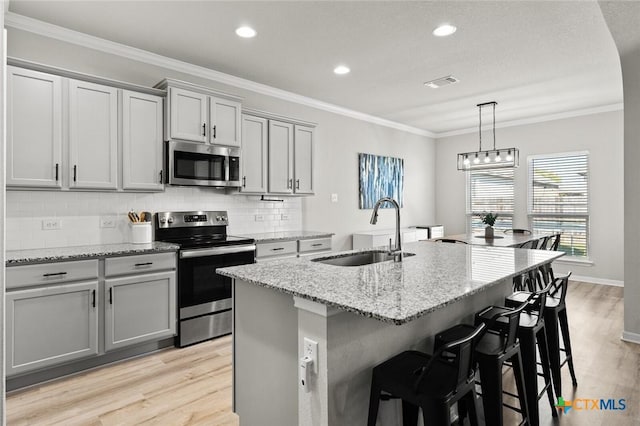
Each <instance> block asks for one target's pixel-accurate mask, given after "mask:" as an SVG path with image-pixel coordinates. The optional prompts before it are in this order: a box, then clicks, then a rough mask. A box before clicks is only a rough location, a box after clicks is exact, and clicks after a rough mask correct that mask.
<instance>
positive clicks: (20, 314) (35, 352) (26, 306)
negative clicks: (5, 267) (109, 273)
mask: <svg viewBox="0 0 640 426" xmlns="http://www.w3.org/2000/svg"><path fill="white" fill-rule="evenodd" d="M97 291H98V281H97V280H92V281H85V282H79V283H74V284H64V285H56V286H49V287H40V288H35V289H29V290H18V291H10V292H7V294H6V313H5V314H6V340H5V342H6V370H7V375H13V374H18V373H22V372H26V371H31V370H36V369H40V368H44V367H49V366H52V365H55V364H59V363H62V362H67V361H72V360H75V359H79V358H84V357H88V356H92V355H96V354H97V353H98V294H97Z"/></svg>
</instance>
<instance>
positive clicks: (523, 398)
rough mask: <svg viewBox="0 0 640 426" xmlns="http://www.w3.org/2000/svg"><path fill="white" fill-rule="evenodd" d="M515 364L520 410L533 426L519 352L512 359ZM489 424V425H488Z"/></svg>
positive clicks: (527, 421)
mask: <svg viewBox="0 0 640 426" xmlns="http://www.w3.org/2000/svg"><path fill="white" fill-rule="evenodd" d="M511 362H512V363H513V375H514V376H515V379H516V388H517V389H518V399H519V400H520V408H521V411H522V417H523V420H526V423H527V424H531V415H530V414H529V413H530V410H529V404H527V390H526V387H525V385H524V373H523V370H522V356H521V355H520V351H518V352H517V353H516V354H515V355H514V356H513V357H511ZM488 424H489V423H487V425H488Z"/></svg>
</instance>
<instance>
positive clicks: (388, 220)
mask: <svg viewBox="0 0 640 426" xmlns="http://www.w3.org/2000/svg"><path fill="white" fill-rule="evenodd" d="M8 54H9V55H10V56H15V57H19V58H23V59H27V60H32V61H36V62H40V63H44V64H48V65H53V66H58V67H62V68H67V69H71V70H74V71H80V72H84V73H88V74H94V75H99V76H103V77H107V78H113V79H117V80H122V81H127V82H131V83H136V84H141V85H145V86H153V85H154V84H155V83H157V82H158V81H160V80H161V79H163V78H165V77H172V78H177V79H181V80H185V81H190V82H193V83H197V84H202V85H205V86H209V87H212V88H214V89H218V90H222V91H225V92H228V93H233V94H237V95H239V96H243V97H244V98H245V99H244V101H243V105H244V106H246V107H250V108H255V109H260V110H265V111H270V112H273V113H277V114H281V115H286V116H291V117H295V118H298V119H302V120H305V121H311V122H316V123H318V127H317V129H316V146H315V156H316V159H315V167H316V171H315V192H316V195H315V196H313V197H305V198H303V199H301V200H299V201H292V203H293V204H294V205H295V203H296V202H299V203H301V204H300V209H301V217H302V219H301V224H300V226H301V227H302V228H304V229H308V230H318V231H329V232H334V233H335V234H336V235H335V237H334V248H336V249H343V250H344V249H349V248H351V234H352V233H353V232H354V231H360V230H366V229H370V228H372V225H369V215H370V213H371V211H370V210H359V209H358V177H357V169H358V153H359V152H366V153H372V154H378V155H391V156H395V157H402V158H404V159H405V192H404V200H405V203H404V208H403V211H402V217H403V225H412V224H423V223H432V222H433V221H434V219H435V208H434V199H435V186H434V185H435V165H434V157H435V147H434V145H435V143H434V141H433V140H431V139H430V138H427V137H424V136H418V135H415V134H410V133H407V132H403V131H399V130H395V129H391V128H388V127H383V126H380V125H376V124H372V123H368V122H363V121H360V120H356V119H353V118H348V117H344V116H340V115H337V114H334V113H330V112H326V111H323V110H319V109H315V108H311V107H307V106H303V105H300V104H296V103H292V102H288V101H285V100H281V99H276V98H273V97H269V96H265V95H261V94H257V93H254V92H250V91H247V90H243V89H239V88H236V87H229V86H225V85H223V84H218V83H215V82H212V81H208V80H205V79H202V78H196V77H193V76H192V75H188V74H182V73H179V72H176V71H172V70H169V69H166V68H161V67H158V66H153V65H148V64H144V63H141V62H137V61H134V60H130V59H126V58H123V57H120V56H115V55H111V54H106V53H103V52H100V51H96V50H92V49H89V48H84V47H81V46H78V45H74V44H70V43H65V42H61V41H58V40H54V39H49V38H45V37H42V36H38V35H35V34H32V33H28V32H25V31H20V30H15V29H11V28H10V29H9V45H8ZM309 84H313V82H312V81H310V82H309ZM177 190H178V191H180V194H182V193H183V192H182V189H181V188H178V189H177ZM332 193H337V194H338V199H339V201H338V203H331V201H330V195H331V194H332ZM54 194H55V196H54V197H53V200H52V203H47V205H46V206H44V207H43V211H42V212H40V211H38V208H39V202H36V203H34V204H35V205H34V206H32V207H31V208H27V214H28V215H29V217H31V218H33V217H37V218H40V215H42V216H44V215H48V214H49V210H48V209H49V208H50V207H51V206H53V208H54V210H55V211H64V212H65V213H64V214H65V215H69V216H72V214H71V213H70V211H71V210H72V208H74V207H76V206H78V207H80V211H82V212H83V213H82V214H81V216H84V217H85V219H86V222H87V223H89V222H90V223H92V224H93V225H87V226H94V227H95V226H96V220H95V216H96V215H97V214H100V210H96V209H92V208H89V211H87V210H86V209H85V206H84V205H83V204H82V203H85V202H86V199H87V198H85V197H83V196H81V195H82V194H80V195H78V196H77V198H76V199H75V200H74V199H73V197H69V198H71V200H70V201H69V203H70V204H67V205H66V206H63V205H62V203H63V202H65V201H66V198H65V197H66V195H63V194H61V193H54ZM167 194H168V195H169V196H170V197H173V196H174V195H175V193H174V192H173V191H168V193H167ZM184 194H186V195H185V196H184V203H178V204H179V208H181V206H182V205H183V204H184V205H185V206H186V205H189V206H192V205H198V204H197V203H198V202H199V200H201V199H202V197H205V196H206V197H208V195H207V194H208V193H207V192H206V191H205V192H200V191H199V192H197V193H196V194H191V195H190V193H189V191H188V190H187V191H186V192H184ZM109 196H111V198H109ZM178 196H179V197H180V196H182V195H178ZM21 197H22V196H21V195H18V196H14V195H13V194H9V209H10V212H9V220H10V222H11V223H10V224H15V221H16V220H18V219H19V217H20V216H19V213H18V212H17V211H16V209H17V210H20V211H23V210H22V208H19V209H18V208H15V204H16V203H18V202H21V201H22V200H21ZM25 197H26V198H29V197H28V196H25ZM47 197H51V196H49V195H47ZM152 198H154V201H153V202H151V203H150V204H149V206H150V207H149V209H151V210H152V211H155V210H156V209H157V210H160V207H162V208H164V206H165V205H167V204H171V205H174V204H175V203H174V202H173V201H171V202H165V200H164V198H165V195H164V194H159V195H155V196H153V197H152ZM98 199H99V200H100V202H103V201H104V200H114V202H115V204H116V205H118V206H124V205H126V206H129V204H130V203H128V200H129V198H127V196H126V194H120V195H118V194H107V195H100V196H98ZM234 200H235V199H234V198H233V197H231V196H225V198H216V201H215V203H216V206H218V205H219V206H221V207H223V206H225V205H226V203H227V201H228V202H229V205H231V206H233V203H235V202H236V201H234ZM25 201H28V200H25ZM135 201H136V205H138V203H137V199H136V200H135ZM104 202H105V203H106V201H104ZM248 202H251V201H248ZM143 204H144V203H139V205H143ZM131 207H134V206H133V205H132V206H131ZM131 207H128V208H127V210H128V209H129V208H131ZM134 208H136V209H137V208H138V207H134ZM255 208H257V207H255V206H251V207H242V208H241V209H242V210H251V209H255ZM277 208H278V207H273V209H277ZM294 208H295V207H294ZM118 209H119V210H118V212H119V213H124V212H125V211H122V209H121V207H118ZM228 209H229V210H231V208H228ZM20 214H21V213H20ZM274 214H276V215H277V213H274ZM247 216H250V214H249V213H247ZM393 217H394V216H393V214H392V213H391V212H390V211H384V212H383V213H382V214H381V215H380V221H379V224H378V225H377V226H378V227H393V226H394V223H393ZM38 220H39V219H37V220H34V221H31V222H30V224H29V229H31V230H33V232H35V233H37V232H38V231H37V229H36V228H37V225H38ZM230 220H231V221H232V222H237V221H236V219H234V216H233V215H231V216H230ZM289 225H291V224H290V223H287V224H282V223H280V224H278V226H287V227H289ZM252 226H255V224H250V223H243V227H245V228H248V227H252ZM94 231H96V232H99V230H97V229H94ZM9 232H10V233H11V236H12V238H11V241H13V242H16V238H14V237H15V235H16V233H15V232H12V231H11V230H9ZM47 232H55V231H47Z"/></svg>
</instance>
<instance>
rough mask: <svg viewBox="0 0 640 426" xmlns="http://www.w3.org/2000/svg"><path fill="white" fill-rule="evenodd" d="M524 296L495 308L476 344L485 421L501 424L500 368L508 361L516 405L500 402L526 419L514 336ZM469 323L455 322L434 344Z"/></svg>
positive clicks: (463, 332)
mask: <svg viewBox="0 0 640 426" xmlns="http://www.w3.org/2000/svg"><path fill="white" fill-rule="evenodd" d="M528 304H529V300H528V299H527V300H526V301H525V302H524V303H522V304H521V305H520V306H519V307H518V308H515V309H505V310H503V311H501V312H497V313H496V315H494V317H493V318H492V320H491V321H489V323H487V332H486V333H485V334H484V335H483V336H482V338H481V339H480V341H479V342H478V344H477V345H476V359H477V361H478V366H479V370H480V386H481V388H482V405H483V407H484V417H485V422H486V424H487V425H491V426H502V425H503V418H502V406H503V402H502V368H503V366H504V364H505V363H506V362H507V361H511V365H512V368H513V373H514V376H515V381H516V387H517V389H518V399H519V402H520V408H519V409H518V408H516V407H512V406H510V405H506V404H504V405H505V406H506V407H509V408H511V409H513V410H516V411H519V412H520V413H521V414H522V423H529V409H528V406H527V396H526V389H525V385H524V373H523V369H522V357H521V354H520V344H519V343H518V341H517V339H516V334H517V330H518V323H519V318H520V313H521V312H522V311H523V310H524V309H525V308H526V307H527V305H528ZM472 329H473V326H471V325H467V324H460V325H456V326H454V327H452V328H450V329H448V330H445V331H443V332H442V333H440V334H438V335H436V340H435V347H436V348H439V347H440V346H441V345H445V344H447V342H451V341H455V340H457V339H459V338H460V336H464V335H466V334H467V333H469V331H470V330H472Z"/></svg>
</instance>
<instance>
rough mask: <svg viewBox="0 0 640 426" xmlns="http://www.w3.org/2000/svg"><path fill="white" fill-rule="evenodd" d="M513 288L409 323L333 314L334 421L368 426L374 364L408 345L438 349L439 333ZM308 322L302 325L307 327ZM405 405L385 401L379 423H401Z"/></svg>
mask: <svg viewBox="0 0 640 426" xmlns="http://www.w3.org/2000/svg"><path fill="white" fill-rule="evenodd" d="M511 292H512V282H511V280H510V279H509V280H505V281H503V282H501V283H498V284H496V285H494V286H492V287H490V288H487V289H485V290H484V291H481V292H479V293H476V294H474V295H471V296H469V297H466V298H464V299H462V300H459V301H457V302H454V303H452V304H451V305H448V306H446V307H444V308H442V309H439V310H437V311H434V312H432V313H430V314H427V315H425V316H423V317H421V318H418V319H416V320H414V321H411V322H408V323H406V324H404V325H400V326H398V325H393V324H388V323H384V322H381V321H378V320H375V319H371V318H365V317H363V316H360V315H355V314H351V313H349V312H343V313H340V314H338V315H334V316H329V317H328V318H327V352H328V357H327V370H328V379H327V380H328V394H329V398H328V416H329V419H328V425H331V426H349V425H356V424H365V423H366V419H367V412H368V407H369V392H370V386H371V371H372V368H373V367H374V366H375V365H377V364H379V363H381V362H383V361H385V360H387V359H389V358H391V357H392V356H394V355H396V354H398V353H400V352H402V351H404V350H408V349H415V350H419V351H423V352H427V353H433V337H434V336H435V335H436V334H437V333H438V332H440V331H442V330H445V329H447V328H449V327H451V326H453V325H455V324H459V323H470V324H472V323H473V315H474V313H475V312H477V311H479V310H481V309H483V308H484V307H486V306H489V305H495V304H497V305H502V304H503V301H504V297H505V296H506V295H508V294H511ZM301 326H302V325H301ZM401 419H402V414H401V408H400V403H399V402H398V401H397V400H391V401H386V402H381V403H380V410H379V413H378V423H377V424H378V425H385V426H389V425H401V424H402V420H401Z"/></svg>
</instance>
